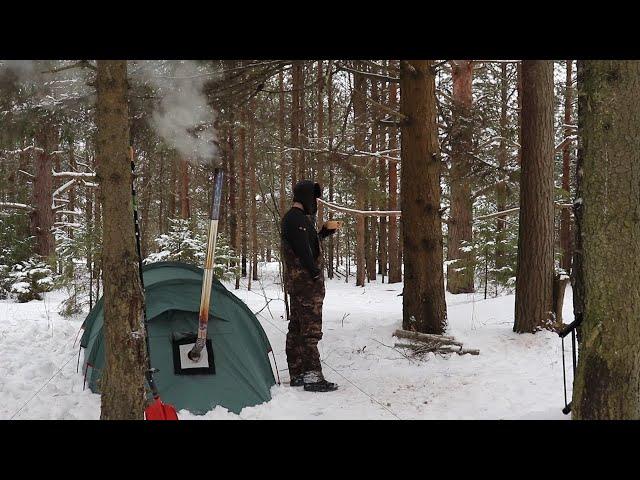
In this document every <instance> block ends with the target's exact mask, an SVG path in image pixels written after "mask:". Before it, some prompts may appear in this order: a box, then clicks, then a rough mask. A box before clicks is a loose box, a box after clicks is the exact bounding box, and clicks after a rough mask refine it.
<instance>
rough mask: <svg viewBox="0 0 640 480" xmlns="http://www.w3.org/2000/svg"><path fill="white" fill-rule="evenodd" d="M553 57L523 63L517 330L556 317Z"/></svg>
mask: <svg viewBox="0 0 640 480" xmlns="http://www.w3.org/2000/svg"><path fill="white" fill-rule="evenodd" d="M553 154H554V146H553V62H551V61H547V60H524V61H523V62H522V172H521V175H520V223H519V231H518V266H517V273H516V302H515V323H514V325H513V331H514V332H518V333H525V332H529V333H534V332H535V331H537V330H538V329H540V328H544V327H545V326H546V325H547V323H548V322H551V321H552V318H551V315H552V311H553V308H552V294H553V274H554V268H553V229H554V225H553V223H554V222H553V220H554V211H553V193H554V190H553Z"/></svg>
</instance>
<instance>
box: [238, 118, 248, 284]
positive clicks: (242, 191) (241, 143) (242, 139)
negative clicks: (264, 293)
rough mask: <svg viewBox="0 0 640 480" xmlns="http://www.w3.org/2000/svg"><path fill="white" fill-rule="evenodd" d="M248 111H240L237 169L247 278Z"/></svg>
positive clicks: (242, 254)
mask: <svg viewBox="0 0 640 480" xmlns="http://www.w3.org/2000/svg"><path fill="white" fill-rule="evenodd" d="M246 122H247V113H246V109H245V108H242V109H241V110H240V129H239V131H238V157H237V164H236V168H237V169H238V178H239V179H240V188H239V189H238V216H239V221H238V232H237V235H238V247H239V248H240V257H241V260H240V263H241V274H242V276H243V277H246V276H247V181H246V180H247V179H246V174H245V172H246V168H245V162H246V151H245V150H246V129H245V126H246ZM239 281H240V280H239V277H236V288H240V283H239Z"/></svg>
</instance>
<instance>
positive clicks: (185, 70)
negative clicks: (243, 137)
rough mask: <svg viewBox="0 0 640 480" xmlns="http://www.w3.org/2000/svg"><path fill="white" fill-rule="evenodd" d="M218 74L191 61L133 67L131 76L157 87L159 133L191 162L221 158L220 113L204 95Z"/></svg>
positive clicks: (154, 119) (140, 63)
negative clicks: (216, 124) (218, 143)
mask: <svg viewBox="0 0 640 480" xmlns="http://www.w3.org/2000/svg"><path fill="white" fill-rule="evenodd" d="M215 75H216V72H214V71H213V70H212V69H211V68H210V67H208V66H205V65H202V64H198V63H197V62H195V61H191V60H175V61H174V60H158V61H149V60H145V61H138V62H135V64H134V65H133V66H132V68H131V76H132V77H133V78H136V77H138V78H140V79H142V80H143V81H145V82H148V83H149V84H150V85H151V86H153V88H154V90H155V95H156V97H157V98H158V99H159V101H158V103H157V105H156V106H155V108H154V110H153V114H152V119H151V124H152V126H153V128H154V129H155V131H156V133H157V134H158V135H159V136H161V137H162V138H163V139H164V140H165V141H166V142H167V143H168V144H169V145H170V146H171V147H173V148H175V149H176V150H177V151H178V152H179V153H180V154H181V155H182V157H183V158H184V159H185V160H188V161H190V162H196V161H197V162H204V163H213V161H214V160H215V159H216V158H217V148H216V145H215V143H214V141H215V139H216V131H215V129H214V127H213V123H214V121H215V118H216V113H215V111H214V110H213V109H212V108H211V107H210V106H209V105H208V103H207V97H206V95H205V93H204V85H205V83H206V82H207V81H209V80H211V79H212V78H214V76H215Z"/></svg>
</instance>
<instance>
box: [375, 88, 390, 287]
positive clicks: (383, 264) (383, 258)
mask: <svg viewBox="0 0 640 480" xmlns="http://www.w3.org/2000/svg"><path fill="white" fill-rule="evenodd" d="M385 97H386V90H384V88H381V89H380V90H379V92H378V93H377V94H376V96H375V98H374V100H376V101H378V102H379V103H381V104H382V105H384V104H385V103H386V98H385ZM376 129H377V130H378V134H377V135H376V136H377V138H378V141H377V145H376V150H377V151H382V150H385V148H386V141H385V135H384V129H382V128H378V127H377V123H376ZM387 177H388V174H387V160H386V159H383V158H381V159H379V160H378V184H379V189H380V192H379V196H378V209H379V210H386V209H387V205H388V203H389V198H388V196H387ZM387 242H388V239H387V217H380V218H379V219H378V273H379V274H380V275H382V281H383V282H384V280H385V277H386V276H387V262H388V258H387Z"/></svg>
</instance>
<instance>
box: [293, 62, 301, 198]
mask: <svg viewBox="0 0 640 480" xmlns="http://www.w3.org/2000/svg"><path fill="white" fill-rule="evenodd" d="M301 70H302V62H301V61H300V60H296V61H294V62H293V68H292V69H291V80H292V82H291V83H292V86H291V147H292V148H293V149H294V150H293V152H292V154H291V164H292V165H291V186H292V187H293V186H295V184H296V183H297V182H298V181H299V180H302V179H303V178H302V176H303V173H302V171H301V170H302V152H301V151H300V148H302V142H301V139H300V133H301V131H302V118H301V109H300V96H301V93H302V84H301V74H300V71H301Z"/></svg>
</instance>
